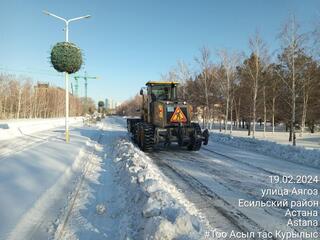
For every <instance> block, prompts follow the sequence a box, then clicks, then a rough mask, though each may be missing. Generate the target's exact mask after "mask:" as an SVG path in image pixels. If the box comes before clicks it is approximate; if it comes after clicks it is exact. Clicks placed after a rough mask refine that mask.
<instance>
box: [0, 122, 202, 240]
mask: <svg viewBox="0 0 320 240" xmlns="http://www.w3.org/2000/svg"><path fill="white" fill-rule="evenodd" d="M124 123H125V120H124V119H122V118H117V117H111V118H108V119H107V120H106V121H104V122H102V123H99V124H98V125H97V126H77V127H73V128H71V142H70V143H69V144H66V143H65V142H64V131H63V128H53V129H50V130H45V131H34V133H33V134H32V135H31V134H28V135H24V136H20V137H16V138H14V139H7V140H3V141H1V142H0V144H1V146H2V147H1V152H0V154H2V155H0V162H1V164H2V167H1V168H0V180H1V182H0V190H1V193H2V194H1V196H0V206H1V209H2V210H1V211H0V219H1V220H0V223H1V224H0V239H14V240H16V239H59V240H60V239H174V238H177V239H200V238H201V236H203V235H204V227H203V225H204V224H206V222H205V221H204V220H203V219H201V216H200V215H199V214H198V212H197V209H196V208H194V207H193V204H192V203H190V202H189V201H188V200H186V199H185V198H184V196H183V195H181V193H180V192H179V190H178V189H177V188H176V187H174V185H173V184H172V183H170V182H169V181H168V179H167V178H166V177H165V176H164V175H163V174H162V173H161V172H160V171H159V168H158V167H157V166H156V165H155V164H153V163H152V162H151V160H150V159H149V158H148V157H147V156H146V155H145V154H144V153H143V152H141V151H140V150H138V149H137V147H136V146H134V145H133V144H132V143H131V141H130V139H129V138H128V135H127V133H126V128H125V125H124ZM34 128H36V127H35V125H34Z"/></svg>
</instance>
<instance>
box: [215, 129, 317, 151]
mask: <svg viewBox="0 0 320 240" xmlns="http://www.w3.org/2000/svg"><path fill="white" fill-rule="evenodd" d="M228 129H229V130H228V131H227V132H226V133H227V134H228V135H229V133H230V125H229V126H228ZM211 131H212V132H213V133H220V131H219V130H218V129H215V130H211ZM221 133H224V130H222V131H221ZM232 136H236V137H245V138H252V132H251V136H248V131H247V130H246V129H242V128H236V129H235V128H234V129H233V130H232ZM255 138H256V139H260V140H267V141H272V142H276V143H280V144H284V145H292V142H289V141H288V139H289V132H286V131H285V129H283V127H281V126H280V127H278V128H276V131H275V132H274V133H272V129H271V128H270V127H268V128H267V131H266V133H265V134H264V133H263V128H262V127H259V126H258V125H257V129H256V133H255ZM296 141H297V146H299V147H305V148H307V149H320V132H316V133H310V132H305V133H303V134H302V136H301V135H300V132H299V131H298V130H297V133H296Z"/></svg>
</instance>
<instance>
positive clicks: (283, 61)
mask: <svg viewBox="0 0 320 240" xmlns="http://www.w3.org/2000/svg"><path fill="white" fill-rule="evenodd" d="M319 32H320V31H317V30H315V31H314V32H312V33H309V34H306V33H301V29H300V26H299V24H298V23H297V21H296V19H295V17H294V16H293V17H292V18H290V19H289V20H288V21H287V23H286V24H285V25H284V26H283V28H282V31H281V32H280V34H279V36H278V40H279V41H280V43H281V44H280V48H279V49H278V50H277V51H276V52H275V53H270V50H269V49H268V48H267V45H266V43H265V42H264V41H263V39H262V38H261V36H260V34H259V32H255V33H254V34H253V36H251V37H250V38H249V41H248V46H249V49H250V52H249V55H246V54H243V53H239V52H231V51H228V50H220V51H217V57H218V59H219V61H218V62H216V63H213V62H212V61H211V52H210V50H209V49H208V48H206V47H203V48H201V49H200V54H199V56H197V57H195V65H194V66H196V67H197V69H198V70H197V71H194V72H192V71H191V70H190V67H189V66H190V65H188V64H186V63H185V62H183V61H179V62H178V64H177V66H176V67H174V68H173V69H171V70H170V71H169V72H168V73H167V74H164V75H162V80H166V81H179V82H180V83H181V85H180V94H179V96H183V98H184V99H185V100H187V101H188V102H189V103H191V104H192V105H193V107H194V109H198V113H199V114H201V115H202V119H203V124H204V125H205V127H208V128H210V127H211V126H212V124H213V123H214V122H220V123H224V124H223V125H222V124H221V126H223V128H224V131H225V132H227V131H228V132H229V131H230V133H232V129H233V127H237V128H239V127H242V128H245V127H246V128H247V129H248V135H252V136H253V137H254V136H255V132H256V123H257V122H260V124H261V125H262V123H263V126H264V128H263V130H264V133H265V132H266V125H267V124H266V123H267V122H270V123H271V126H272V132H274V131H275V126H276V124H277V123H284V124H286V128H287V130H288V131H289V133H290V134H289V141H292V142H293V145H295V144H296V142H295V138H296V131H298V130H299V132H300V134H301V135H302V134H303V132H304V131H305V129H306V127H308V128H309V130H310V131H311V132H314V131H315V127H316V126H317V124H320V65H319V63H320V62H319V59H318V56H317V53H318V52H319V51H316V49H319V48H317V46H318V44H319V43H318V39H319V36H318V35H319V34H318V33H319ZM136 101H137V99H136V98H134V99H132V101H127V102H125V103H124V105H123V106H122V108H126V106H132V105H136V103H134V102H136ZM230 121H231V123H232V124H231V125H228V124H227V122H230Z"/></svg>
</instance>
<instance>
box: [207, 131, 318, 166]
mask: <svg viewBox="0 0 320 240" xmlns="http://www.w3.org/2000/svg"><path fill="white" fill-rule="evenodd" d="M212 142H213V144H214V142H220V143H224V144H227V145H231V146H235V147H238V148H240V149H244V150H251V151H256V152H259V153H262V154H266V155H268V156H272V157H277V158H281V159H283V160H286V161H290V162H295V163H299V164H303V165H307V166H310V167H316V168H320V150H317V149H305V148H303V147H297V146H295V147H294V146H291V145H283V144H278V143H275V142H271V141H266V140H258V139H255V138H247V137H234V136H230V135H225V134H222V133H215V134H212Z"/></svg>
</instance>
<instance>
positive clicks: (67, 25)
mask: <svg viewBox="0 0 320 240" xmlns="http://www.w3.org/2000/svg"><path fill="white" fill-rule="evenodd" d="M43 13H44V14H46V15H49V16H51V17H54V18H57V19H60V20H62V21H64V23H65V33H66V35H65V41H66V42H69V23H70V22H73V21H77V20H81V19H85V18H90V17H91V16H90V15H85V16H81V17H76V18H71V19H65V18H62V17H59V16H57V15H55V14H53V13H50V12H48V11H43ZM64 78H65V88H66V90H65V91H66V123H65V127H66V130H65V134H66V142H67V143H69V139H70V137H69V74H68V73H67V72H65V73H64Z"/></svg>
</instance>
